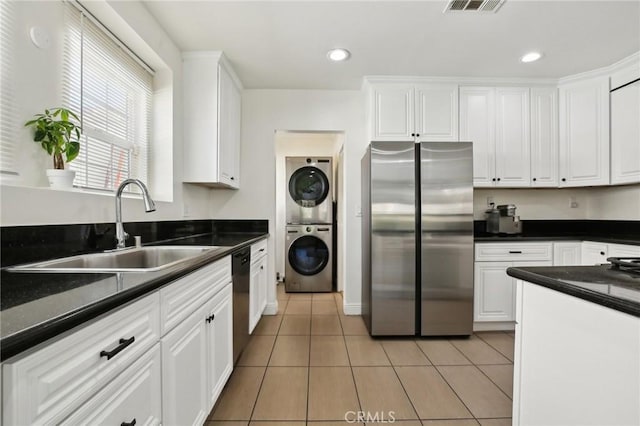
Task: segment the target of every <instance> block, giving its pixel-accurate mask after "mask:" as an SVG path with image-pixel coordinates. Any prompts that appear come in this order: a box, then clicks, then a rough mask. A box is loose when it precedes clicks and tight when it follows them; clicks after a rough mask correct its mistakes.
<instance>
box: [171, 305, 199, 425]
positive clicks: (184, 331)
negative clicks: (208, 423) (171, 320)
mask: <svg viewBox="0 0 640 426" xmlns="http://www.w3.org/2000/svg"><path fill="white" fill-rule="evenodd" d="M207 312H208V306H206V305H205V306H202V307H201V308H200V309H198V310H197V311H196V312H194V313H193V314H191V316H189V317H188V318H187V319H186V320H184V321H183V322H182V323H181V324H180V325H178V326H177V327H176V328H174V329H173V330H171V331H170V332H169V333H168V334H167V335H166V336H164V337H163V338H162V385H163V392H162V418H163V423H164V424H165V425H196V424H202V423H204V421H205V420H206V418H207V374H206V371H207V328H206V327H207V323H206V322H205V319H206V317H207Z"/></svg>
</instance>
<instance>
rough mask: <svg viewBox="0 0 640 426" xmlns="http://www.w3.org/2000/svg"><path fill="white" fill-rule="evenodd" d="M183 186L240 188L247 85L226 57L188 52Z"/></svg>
mask: <svg viewBox="0 0 640 426" xmlns="http://www.w3.org/2000/svg"><path fill="white" fill-rule="evenodd" d="M182 67H183V69H182V71H183V89H184V177H183V182H186V183H198V184H203V185H208V186H214V187H217V186H220V187H226V188H234V189H237V188H239V186H240V131H241V102H242V99H241V90H242V84H241V83H240V80H239V79H238V77H237V75H236V74H235V72H234V71H233V68H232V67H231V64H230V63H229V61H227V59H226V58H225V56H224V54H223V53H222V52H185V53H184V54H183V64H182Z"/></svg>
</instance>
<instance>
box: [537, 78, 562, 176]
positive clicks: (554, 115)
mask: <svg viewBox="0 0 640 426" xmlns="http://www.w3.org/2000/svg"><path fill="white" fill-rule="evenodd" d="M531 186H533V187H536V188H541V187H556V186H558V89H556V88H555V87H553V88H538V87H536V88H532V89H531Z"/></svg>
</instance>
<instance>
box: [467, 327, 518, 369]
mask: <svg viewBox="0 0 640 426" xmlns="http://www.w3.org/2000/svg"><path fill="white" fill-rule="evenodd" d="M476 336H478V338H479V339H480V340H482V341H483V342H484V343H486V344H487V345H489V346H490V347H491V348H492V349H493V350H495V351H497V352H498V353H500V355H502V356H503V357H505V358H506V359H507V360H509V362H510V363H511V364H513V360H511V359H509V357H508V356H507V354H505V353H504V352H502V351H501V350H500V349H498V348H496V347H495V346H493V345H492V344H491V343H489V342H487V341H486V340H484V339H483V338H482V336H481V335H479V334H476Z"/></svg>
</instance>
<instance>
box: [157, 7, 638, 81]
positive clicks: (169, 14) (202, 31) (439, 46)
mask: <svg viewBox="0 0 640 426" xmlns="http://www.w3.org/2000/svg"><path fill="white" fill-rule="evenodd" d="M446 3H447V2H446V0H432V1H406V2H405V1H361V2H356V1H337V2H335V1H334V2H328V1H289V2H283V1H254V2H249V1H226V2H222V1H146V2H144V4H145V6H146V7H147V8H148V10H149V11H150V12H151V14H152V15H154V16H155V17H156V19H157V20H158V22H159V23H160V25H161V26H162V27H163V28H165V30H166V31H167V33H168V34H169V36H170V37H171V38H172V39H173V40H174V41H175V43H176V44H177V45H178V46H179V47H180V49H182V50H222V51H224V52H225V54H226V55H227V57H228V58H229V60H230V61H231V63H232V64H233V66H234V69H235V70H236V72H237V73H238V75H239V77H240V79H241V80H242V82H243V84H244V85H245V87H247V88H281V89H285V88H289V89H358V88H360V86H361V83H362V77H363V76H364V75H411V76H416V75H422V76H460V77H541V78H558V77H563V76H567V75H571V74H575V73H579V72H583V71H588V70H592V69H595V68H598V67H602V66H606V65H610V64H612V63H614V62H616V61H618V60H620V59H622V58H624V57H626V56H628V55H630V54H632V53H634V52H636V51H638V50H640V0H627V1H609V0H603V1H540V0H536V1H524V0H506V2H505V3H504V5H503V6H502V8H501V9H500V10H499V11H498V13H496V14H493V13H489V14H486V13H485V14H480V13H473V12H464V13H455V14H454V13H448V14H443V13H442V10H443V9H444V7H445V5H446ZM333 47H345V48H347V49H349V50H350V51H351V54H352V57H351V59H349V60H348V61H346V62H344V63H330V62H329V61H328V60H327V59H326V53H327V50H329V49H330V48H333ZM530 50H539V51H541V52H543V53H544V57H543V59H542V60H540V61H538V62H536V63H531V64H522V63H520V62H519V58H520V56H521V55H522V54H524V53H526V52H528V51H530Z"/></svg>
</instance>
